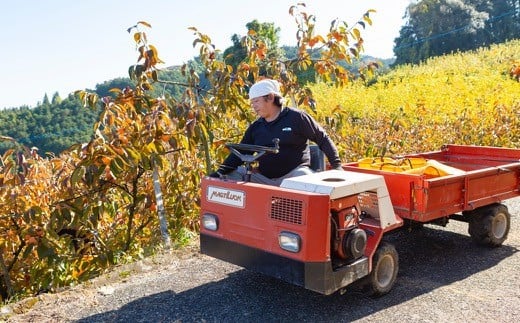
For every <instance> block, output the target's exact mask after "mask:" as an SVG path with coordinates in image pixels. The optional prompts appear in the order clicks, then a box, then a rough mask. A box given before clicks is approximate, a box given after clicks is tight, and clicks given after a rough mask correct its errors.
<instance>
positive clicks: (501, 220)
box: [491, 213, 507, 239]
mask: <svg viewBox="0 0 520 323" xmlns="http://www.w3.org/2000/svg"><path fill="white" fill-rule="evenodd" d="M491 231H492V233H493V236H494V237H495V238H497V239H501V238H502V237H503V236H504V235H505V234H506V231H507V216H506V215H505V214H504V213H498V214H497V215H495V216H494V217H493V225H492V228H491Z"/></svg>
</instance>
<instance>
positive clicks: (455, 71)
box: [311, 40, 520, 160]
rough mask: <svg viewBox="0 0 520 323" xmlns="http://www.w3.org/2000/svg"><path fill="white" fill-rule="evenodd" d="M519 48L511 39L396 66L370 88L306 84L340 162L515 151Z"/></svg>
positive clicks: (519, 143)
mask: <svg viewBox="0 0 520 323" xmlns="http://www.w3.org/2000/svg"><path fill="white" fill-rule="evenodd" d="M519 53H520V41H518V40H516V41H511V42H508V43H504V44H499V45H493V46H491V47H490V48H487V49H484V48H482V49H478V50H475V51H471V52H466V53H457V54H453V55H448V56H441V57H436V58H431V59H429V60H427V61H426V62H425V63H423V64H420V65H405V66H401V67H399V68H396V69H393V70H392V71H390V72H389V73H387V74H385V75H382V76H379V77H378V78H377V79H376V80H374V82H373V84H372V85H371V86H365V85H364V84H361V83H357V82H355V83H353V84H351V85H350V86H349V87H347V88H346V89H344V90H338V89H336V88H334V87H331V86H328V85H326V84H315V85H313V86H311V89H312V90H313V92H314V93H315V97H316V101H317V107H318V110H319V119H321V120H323V121H324V122H326V123H327V124H328V126H329V127H330V129H331V130H330V132H331V133H332V134H333V136H334V139H335V141H336V142H337V143H338V144H339V146H340V148H341V149H340V151H341V153H342V159H344V160H356V159H358V158H361V157H363V156H381V155H393V154H402V153H408V152H418V151H429V150H436V149H439V148H440V147H441V145H443V144H447V143H450V144H466V145H490V146H504V147H516V148H520V132H519V131H518V129H519V128H520V119H519V112H520V83H519V82H518V77H517V76H516V74H514V73H515V71H516V70H517V67H518V66H519V65H520V64H519V61H518V59H519Z"/></svg>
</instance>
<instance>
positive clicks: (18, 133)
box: [0, 93, 99, 155]
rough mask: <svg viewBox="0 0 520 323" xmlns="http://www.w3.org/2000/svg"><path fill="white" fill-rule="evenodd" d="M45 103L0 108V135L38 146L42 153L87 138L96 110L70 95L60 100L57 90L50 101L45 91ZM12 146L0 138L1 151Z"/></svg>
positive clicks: (85, 140)
mask: <svg viewBox="0 0 520 323" xmlns="http://www.w3.org/2000/svg"><path fill="white" fill-rule="evenodd" d="M43 102H44V103H42V104H40V105H38V106H37V107H35V108H29V107H27V106H25V107H20V108H13V109H6V110H2V111H0V135H1V136H6V137H11V138H13V139H14V140H15V141H16V142H18V143H19V144H22V145H24V146H26V147H33V146H34V147H37V148H38V149H39V151H40V153H41V154H45V153H53V154H56V155H57V154H59V153H60V152H62V151H63V150H65V149H67V148H69V147H70V146H72V145H74V144H77V143H82V142H87V141H89V140H90V138H91V136H92V132H93V130H92V126H93V124H94V122H95V121H96V120H97V117H98V114H99V113H98V112H95V111H92V110H87V109H85V108H83V107H82V105H81V102H80V101H79V100H78V99H76V98H74V97H73V96H69V97H68V98H66V99H65V100H61V99H60V97H59V95H58V94H57V93H56V94H55V95H54V96H53V99H52V103H51V102H49V100H48V97H47V95H45V97H44V100H43ZM12 147H13V142H11V141H0V153H4V152H5V151H6V150H7V149H9V148H12Z"/></svg>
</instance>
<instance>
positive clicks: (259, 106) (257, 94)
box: [210, 79, 342, 186]
mask: <svg viewBox="0 0 520 323" xmlns="http://www.w3.org/2000/svg"><path fill="white" fill-rule="evenodd" d="M249 99H250V101H251V106H252V107H253V109H254V110H255V112H256V114H257V115H258V117H259V118H258V119H257V120H256V121H254V122H253V123H252V124H251V125H250V126H249V127H248V128H247V130H246V132H245V133H244V136H243V138H242V141H241V142H240V143H241V144H249V145H258V146H268V147H273V145H274V144H273V139H274V138H279V140H280V141H279V147H280V148H279V152H278V153H277V154H273V153H266V154H264V155H263V156H261V157H260V158H259V159H258V168H257V169H255V171H254V172H253V174H251V178H250V180H251V182H255V183H262V184H268V185H277V186H279V185H280V184H281V183H282V181H283V179H284V178H288V177H293V176H300V175H306V174H311V173H312V172H313V171H312V170H311V169H310V167H309V166H310V151H309V144H308V142H309V140H310V141H313V142H315V143H316V144H317V145H318V147H319V148H320V149H321V151H323V153H324V154H325V156H327V159H328V161H329V163H330V165H331V167H332V168H334V169H342V168H341V160H340V159H339V155H338V150H337V148H336V146H335V145H334V143H333V142H332V140H331V139H330V138H329V136H328V135H327V134H326V132H325V130H324V129H323V128H322V127H321V126H320V125H319V124H318V123H317V122H316V121H315V120H314V119H313V118H312V117H311V116H310V115H309V114H307V113H306V112H304V111H302V110H299V109H296V108H289V107H283V99H282V94H281V93H280V84H279V83H278V82H277V81H275V80H271V79H264V80H261V81H259V82H257V83H255V84H254V85H253V86H251V89H250V90H249ZM242 164H243V162H242V161H241V160H240V158H239V157H237V156H236V155H234V154H230V155H229V156H228V157H227V158H226V159H225V160H224V162H223V163H222V164H221V165H220V167H219V168H218V170H217V171H216V172H214V173H212V174H210V176H211V177H226V178H229V179H234V180H242V179H243V176H244V174H245V173H246V169H245V167H243V166H241V165H242ZM239 166H240V167H239Z"/></svg>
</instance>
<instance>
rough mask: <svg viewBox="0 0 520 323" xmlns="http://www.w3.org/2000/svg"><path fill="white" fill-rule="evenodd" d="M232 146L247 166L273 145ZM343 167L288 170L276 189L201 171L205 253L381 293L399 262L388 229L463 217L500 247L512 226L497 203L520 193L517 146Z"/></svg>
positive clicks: (302, 282)
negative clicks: (360, 283) (355, 284)
mask: <svg viewBox="0 0 520 323" xmlns="http://www.w3.org/2000/svg"><path fill="white" fill-rule="evenodd" d="M230 147H231V149H232V151H234V152H235V153H237V154H238V155H241V153H240V152H238V151H237V149H240V151H244V150H246V151H249V152H251V154H250V155H247V157H243V160H244V161H245V162H246V165H247V166H248V167H251V164H252V163H253V162H254V159H256V156H260V155H262V154H263V153H273V152H275V151H273V149H272V148H268V147H259V146H251V145H245V146H243V145H237V144H235V145H230ZM418 160H420V161H423V163H426V164H424V165H417V163H416V162H417V161H418ZM400 165H404V166H406V167H404V168H399V167H400ZM432 165H433V166H432ZM343 169H344V171H337V170H325V171H317V172H316V173H314V174H312V175H305V176H299V177H293V178H289V179H286V180H284V181H283V183H282V184H281V186H280V187H274V186H267V185H261V184H255V183H251V182H248V181H247V178H245V179H244V181H233V180H225V179H215V178H209V177H207V178H204V179H203V180H202V202H201V229H200V247H201V252H202V253H204V254H207V255H209V256H212V257H215V258H218V259H221V260H224V261H227V262H230V263H233V264H236V265H239V266H242V267H244V268H246V269H249V270H253V271H257V272H260V273H263V274H266V275H269V276H272V277H276V278H279V279H282V280H284V281H287V282H289V283H292V284H295V285H298V286H302V287H304V288H307V289H310V290H313V291H316V292H318V293H322V294H326V295H328V294H332V293H334V292H336V291H338V290H342V289H344V288H345V287H346V286H347V285H349V284H351V283H353V282H355V281H358V280H360V279H363V280H364V281H365V283H366V284H367V286H368V287H369V289H370V291H371V293H372V294H374V295H382V294H385V293H387V292H389V291H390V289H391V288H392V286H393V284H394V282H395V279H396V276H397V272H398V267H399V266H398V255H397V252H396V250H395V248H394V247H393V246H392V245H391V244H389V243H387V242H384V240H383V238H384V235H385V234H387V233H389V232H391V231H393V230H396V229H398V228H400V227H402V226H403V225H405V224H406V225H408V224H409V225H421V224H424V223H434V224H440V225H446V224H447V223H448V221H449V220H450V219H453V220H459V221H465V222H468V223H469V230H468V231H469V234H470V236H471V237H472V238H473V239H474V240H475V242H477V243H479V244H485V245H489V246H492V247H496V246H500V245H501V244H502V243H503V242H504V240H505V239H506V238H507V234H508V232H509V227H510V214H509V212H508V210H507V208H506V206H505V205H503V204H501V202H502V201H503V200H505V199H509V198H512V197H516V196H518V195H519V192H520V190H519V189H520V149H508V148H496V147H480V146H458V145H446V146H444V147H442V149H440V150H438V151H432V152H425V153H418V154H410V155H405V156H400V157H398V158H394V159H392V162H389V161H388V160H386V159H381V161H378V160H374V163H373V164H371V165H368V167H367V165H364V164H363V162H354V163H346V164H344V165H343ZM420 170H423V171H422V172H421V171H420ZM432 170H433V171H432Z"/></svg>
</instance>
